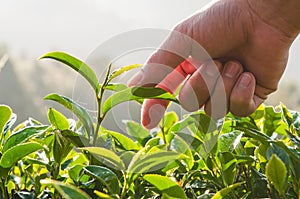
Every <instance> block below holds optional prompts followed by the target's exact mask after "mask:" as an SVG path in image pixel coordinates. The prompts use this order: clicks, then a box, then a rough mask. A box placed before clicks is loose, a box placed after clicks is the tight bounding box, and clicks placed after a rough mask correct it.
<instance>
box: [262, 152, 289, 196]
mask: <svg viewBox="0 0 300 199" xmlns="http://www.w3.org/2000/svg"><path fill="white" fill-rule="evenodd" d="M266 175H267V178H268V180H269V181H270V182H271V183H272V184H273V185H274V187H275V189H276V190H277V191H278V192H279V193H280V194H284V191H285V190H284V182H285V178H286V167H285V165H284V163H283V162H282V161H281V160H280V158H278V157H277V155H275V154H273V155H272V156H271V158H270V160H269V162H268V163H267V165H266Z"/></svg>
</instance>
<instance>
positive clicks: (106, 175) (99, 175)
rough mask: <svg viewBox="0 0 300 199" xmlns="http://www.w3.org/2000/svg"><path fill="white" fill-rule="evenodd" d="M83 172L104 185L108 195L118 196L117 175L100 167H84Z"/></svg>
mask: <svg viewBox="0 0 300 199" xmlns="http://www.w3.org/2000/svg"><path fill="white" fill-rule="evenodd" d="M83 170H84V171H85V173H87V174H88V175H91V176H93V177H94V178H96V179H97V180H99V181H100V182H101V183H102V184H104V185H105V186H106V187H107V188H108V190H109V192H110V193H112V194H119V193H120V186H119V180H118V177H117V175H116V174H115V173H114V172H112V171H111V170H110V169H108V168H106V167H102V166H96V165H91V166H87V167H84V168H83Z"/></svg>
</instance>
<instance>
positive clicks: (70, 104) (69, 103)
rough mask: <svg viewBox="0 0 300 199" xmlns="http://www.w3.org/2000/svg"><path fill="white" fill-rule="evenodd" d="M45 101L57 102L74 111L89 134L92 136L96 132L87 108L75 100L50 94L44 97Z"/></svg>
mask: <svg viewBox="0 0 300 199" xmlns="http://www.w3.org/2000/svg"><path fill="white" fill-rule="evenodd" d="M44 99H45V100H52V101H55V102H58V103H60V104H61V105H63V106H64V107H66V108H67V109H69V110H70V111H72V112H73V113H74V114H75V115H76V116H77V117H78V119H79V120H80V121H81V122H82V124H83V126H84V128H85V129H86V131H87V133H88V134H89V135H92V132H94V126H93V121H92V119H91V117H90V115H89V113H88V112H87V111H86V109H85V108H83V107H82V106H80V105H79V104H77V103H76V102H74V101H73V100H71V99H69V98H67V97H65V96H62V95H58V94H55V93H53V94H50V95H47V96H46V97H44Z"/></svg>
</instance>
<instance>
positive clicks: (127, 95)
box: [102, 87, 178, 114]
mask: <svg viewBox="0 0 300 199" xmlns="http://www.w3.org/2000/svg"><path fill="white" fill-rule="evenodd" d="M141 99H164V100H169V101H173V102H176V103H178V100H177V99H176V98H175V97H174V96H173V95H172V94H170V93H169V92H167V91H165V90H163V89H161V88H144V87H130V88H128V89H125V90H122V91H120V92H117V93H115V94H113V95H111V96H110V97H109V98H108V99H107V100H106V101H105V102H104V104H103V110H102V112H103V114H106V113H107V112H108V111H109V110H110V109H111V108H112V107H114V106H116V105H118V104H120V103H122V102H127V101H130V100H141Z"/></svg>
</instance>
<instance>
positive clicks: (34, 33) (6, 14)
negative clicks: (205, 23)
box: [0, 0, 300, 83]
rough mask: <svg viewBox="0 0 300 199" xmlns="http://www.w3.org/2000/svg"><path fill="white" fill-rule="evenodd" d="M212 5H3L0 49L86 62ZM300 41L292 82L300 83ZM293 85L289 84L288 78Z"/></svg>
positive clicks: (192, 1) (129, 0) (29, 1)
mask: <svg viewBox="0 0 300 199" xmlns="http://www.w3.org/2000/svg"><path fill="white" fill-rule="evenodd" d="M208 2H210V1H209V0H189V1H182V0H163V1H162V0H151V1H149V0H109V1H104V0H51V1H50V0H25V1H20V0H0V43H5V44H7V45H8V46H9V51H10V53H11V54H12V55H14V56H17V55H20V54H23V55H24V54H25V55H27V56H29V57H31V58H37V57H39V56H40V55H42V54H44V53H45V52H48V51H49V50H63V51H66V52H69V53H71V54H74V55H76V56H77V57H80V58H82V59H85V58H86V57H87V56H88V55H89V53H90V52H91V51H93V50H94V49H95V48H96V47H97V46H98V45H99V44H101V43H102V42H104V41H105V40H107V39H109V38H110V37H112V36H113V35H116V34H119V33H121V32H125V31H129V30H134V29H137V28H144V27H151V28H164V29H170V28H171V27H172V26H173V25H174V24H176V23H177V22H178V21H180V20H182V19H184V18H186V17H187V16H189V15H191V14H192V13H193V12H195V11H196V10H198V9H200V8H201V7H203V6H204V5H205V4H207V3H208ZM299 52H300V41H299V39H298V40H297V41H296V42H295V43H294V45H293V48H292V50H291V56H290V60H289V66H288V70H287V72H286V76H288V78H289V80H293V79H295V80H296V81H299V83H300V78H299V77H298V74H299V73H300V69H299V67H300V66H299V65H300V56H299ZM285 79H287V78H285Z"/></svg>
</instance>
